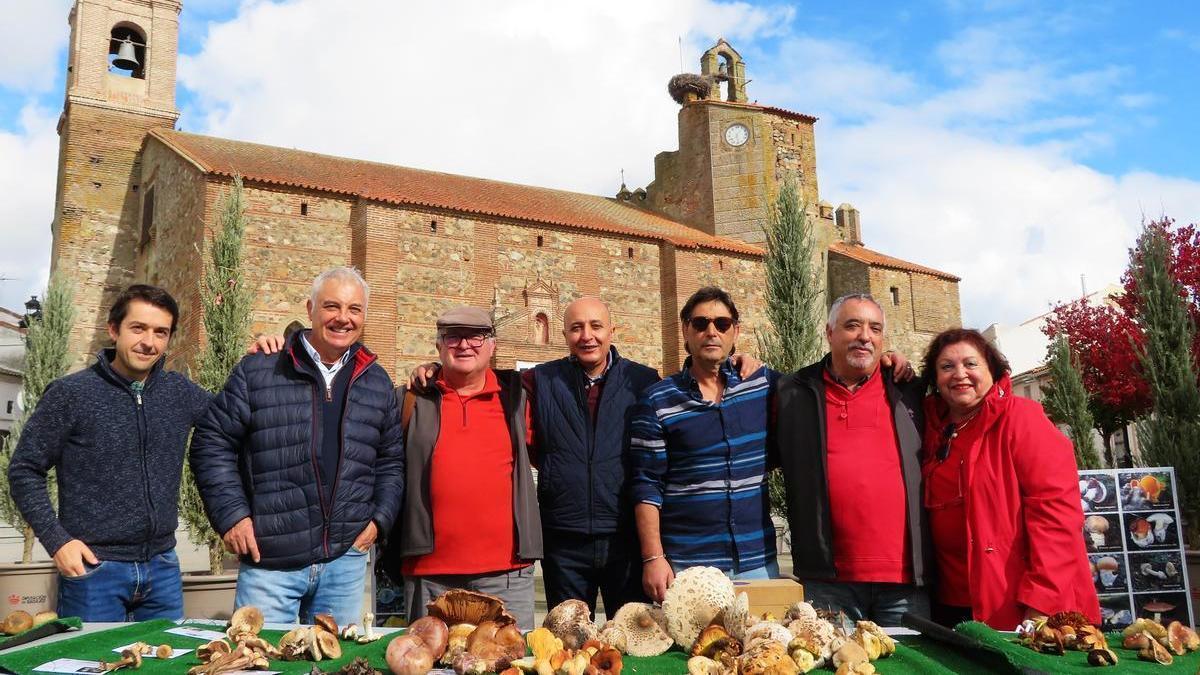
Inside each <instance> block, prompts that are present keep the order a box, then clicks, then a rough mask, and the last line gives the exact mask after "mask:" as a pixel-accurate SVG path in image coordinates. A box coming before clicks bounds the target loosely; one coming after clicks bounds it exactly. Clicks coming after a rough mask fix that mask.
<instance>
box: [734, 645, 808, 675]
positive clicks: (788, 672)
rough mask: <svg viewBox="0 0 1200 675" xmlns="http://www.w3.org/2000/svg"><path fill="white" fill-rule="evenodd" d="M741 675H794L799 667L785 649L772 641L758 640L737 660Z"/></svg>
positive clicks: (798, 670)
mask: <svg viewBox="0 0 1200 675" xmlns="http://www.w3.org/2000/svg"><path fill="white" fill-rule="evenodd" d="M737 665H738V672H739V673H741V675H796V673H799V672H800V667H799V666H798V665H796V662H795V661H793V660H792V657H790V656H788V652H787V647H785V646H784V645H781V644H779V643H778V642H775V641H774V640H760V641H759V642H758V643H756V644H755V645H754V647H752V648H751V649H748V650H746V653H745V654H742V656H741V657H740V658H738V660H737Z"/></svg>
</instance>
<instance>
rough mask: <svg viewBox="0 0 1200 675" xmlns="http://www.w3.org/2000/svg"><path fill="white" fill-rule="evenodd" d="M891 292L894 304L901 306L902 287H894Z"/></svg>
mask: <svg viewBox="0 0 1200 675" xmlns="http://www.w3.org/2000/svg"><path fill="white" fill-rule="evenodd" d="M891 291H892V304H893V305H897V306H899V304H900V287H899V286H892V288H891Z"/></svg>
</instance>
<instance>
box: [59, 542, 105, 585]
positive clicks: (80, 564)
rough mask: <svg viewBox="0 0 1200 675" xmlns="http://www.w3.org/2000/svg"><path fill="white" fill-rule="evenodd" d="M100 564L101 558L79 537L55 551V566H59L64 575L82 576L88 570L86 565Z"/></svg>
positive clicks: (60, 572)
mask: <svg viewBox="0 0 1200 675" xmlns="http://www.w3.org/2000/svg"><path fill="white" fill-rule="evenodd" d="M84 563H87V564H88V565H99V564H100V559H99V558H97V557H96V554H95V553H92V549H90V548H88V545H87V544H85V543H83V542H82V541H80V540H78V539H72V540H71V541H68V542H67V543H65V544H63V545H62V546H59V547H58V550H57V551H55V552H54V566H55V567H57V568H58V572H59V574H61V575H63V576H64V577H78V576H82V575H83V573H84V572H86V571H87V567H86V566H85V565H84Z"/></svg>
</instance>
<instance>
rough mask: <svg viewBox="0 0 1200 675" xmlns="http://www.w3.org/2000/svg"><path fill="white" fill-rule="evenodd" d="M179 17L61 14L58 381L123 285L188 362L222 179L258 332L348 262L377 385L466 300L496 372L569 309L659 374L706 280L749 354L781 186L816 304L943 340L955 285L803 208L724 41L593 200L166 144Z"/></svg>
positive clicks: (218, 142) (776, 125)
mask: <svg viewBox="0 0 1200 675" xmlns="http://www.w3.org/2000/svg"><path fill="white" fill-rule="evenodd" d="M181 5H182V3H181V1H180V0H76V1H75V4H74V7H73V8H72V9H71V12H70V17H69V23H70V29H71V38H70V44H69V57H68V71H69V72H68V74H67V91H66V99H65V104H64V109H63V113H62V117H61V119H60V121H59V135H60V139H61V141H60V152H59V165H58V186H57V193H56V200H55V212H54V220H53V225H52V228H53V234H54V243H53V250H52V269H53V271H54V272H56V273H63V274H66V275H67V276H68V277H69V278H70V279H71V281H72V282H73V284H74V288H75V298H76V306H77V308H78V313H77V319H76V321H77V323H76V326H75V329H74V332H73V336H72V340H73V341H72V346H71V349H72V354H74V355H75V357H76V360H75V362H74V364H75V366H76V367H80V366H83V365H85V364H86V363H88V362H90V359H91V355H92V354H94V353H95V352H96V351H97V350H98V349H100V348H102V347H103V346H105V345H106V343H107V335H106V331H105V319H106V312H107V308H108V306H109V305H110V304H111V302H112V300H113V298H114V297H115V295H116V293H118V292H119V291H120V290H121V289H122V288H123V287H125V286H126V285H128V284H130V283H135V282H146V283H151V284H157V285H161V286H163V287H165V288H167V289H168V290H169V291H171V292H172V293H173V294H174V295H175V296H176V297H177V298H178V299H179V301H180V305H181V310H182V320H181V323H180V327H179V332H178V333H177V335H176V337H175V340H174V343H173V346H172V364H171V365H172V367H174V368H183V367H185V366H186V365H188V364H194V361H195V358H196V356H197V354H198V353H199V349H200V345H201V342H202V340H203V334H202V333H203V329H202V317H201V307H200V293H199V285H198V284H199V279H200V278H201V276H202V270H203V268H204V256H205V255H206V253H207V250H208V243H207V242H208V241H209V240H210V239H211V237H212V233H213V229H214V228H215V227H216V226H217V225H216V224H217V222H218V221H217V218H218V213H219V210H220V204H221V199H222V197H223V195H226V194H227V193H228V192H229V189H230V186H231V184H232V179H233V177H234V176H241V177H242V178H243V181H244V184H245V199H246V203H247V207H248V208H247V214H246V215H247V229H246V250H245V252H244V258H245V260H246V263H247V264H246V268H247V272H246V273H247V275H248V276H249V279H250V283H251V286H252V287H253V288H254V289H255V290H254V295H255V306H254V314H253V330H254V331H255V332H265V333H282V332H284V331H285V330H286V329H288V328H289V326H290V327H295V326H296V325H305V324H306V321H307V317H306V316H305V307H304V305H305V300H306V299H307V298H308V293H309V288H310V284H311V281H312V279H313V277H315V276H316V275H317V274H318V273H319V272H321V271H322V270H324V269H327V268H329V267H332V266H335V265H354V266H356V267H357V268H358V269H360V270H361V271H362V272H363V274H364V276H365V277H366V279H367V280H368V282H369V283H370V284H371V297H370V306H369V312H368V317H367V321H366V328H365V336H364V342H365V343H366V344H367V345H368V346H369V347H370V348H371V349H372V350H373V351H375V352H376V353H377V354H378V355H379V357H380V363H381V364H382V365H384V366H385V367H386V368H387V369H388V371H389V372H390V373H391V374H392V376H393V377H398V376H401V375H405V376H406V375H407V373H408V371H409V369H410V368H411V367H412V366H413V365H415V364H417V363H422V362H425V361H428V360H430V359H431V358H433V357H434V356H435V350H434V345H433V343H434V333H435V331H434V319H435V317H436V316H437V315H438V314H439V313H441V312H442V311H443V310H444V309H445V308H447V307H449V306H451V305H456V304H463V303H466V304H471V305H475V306H479V307H486V308H490V309H491V311H492V312H493V314H494V316H495V319H496V325H497V334H498V343H499V346H498V348H497V355H496V365H497V366H498V367H513V366H525V365H528V364H533V363H538V362H541V361H546V360H549V359H553V358H558V357H559V356H562V355H563V354H565V353H566V347H565V342H564V340H563V337H562V334H561V332H560V330H561V325H562V324H561V320H562V312H563V308H564V307H565V306H566V304H567V303H568V302H570V301H571V300H572V299H574V298H577V297H579V296H581V295H595V296H599V297H600V298H602V299H603V300H605V301H607V302H608V303H609V305H610V306H611V307H612V310H613V314H614V318H615V321H616V324H617V329H618V333H617V339H616V342H617V344H618V346H619V349H620V350H621V352H622V353H623V354H624V355H625V356H628V357H629V358H632V359H635V360H638V361H641V362H643V363H646V364H648V365H650V366H652V367H655V368H658V369H659V370H660V371H661V372H663V373H670V372H673V371H675V370H677V369H679V368H680V366H681V365H682V362H683V358H684V356H685V355H684V353H683V349H682V342H681V337H680V324H679V316H678V315H679V309H680V307H681V306H682V304H683V303H684V301H685V300H686V299H687V297H688V296H689V295H690V294H691V293H692V292H694V291H695V290H696V289H697V288H700V287H701V286H706V285H718V286H721V287H723V288H725V289H726V290H727V291H729V292H730V293H731V294H732V296H733V298H734V299H735V301H736V302H737V303H738V306H739V310H740V311H741V315H742V319H743V333H742V337H741V342H742V348H743V349H744V350H748V351H754V349H755V347H756V345H755V336H754V333H755V330H756V329H758V328H759V327H761V326H762V325H763V324H764V322H765V320H766V319H765V314H764V304H765V282H764V272H763V262H762V257H763V248H762V246H763V240H764V227H765V226H766V225H767V224H768V223H769V220H770V216H771V213H772V211H773V208H774V204H775V199H776V196H777V195H778V192H779V189H780V186H781V185H782V184H783V182H784V181H785V180H787V179H791V180H794V181H796V184H797V185H798V186H799V189H800V192H801V195H802V196H803V198H804V199H805V202H806V204H807V205H808V210H809V213H810V216H811V217H812V221H813V223H814V224H815V231H816V244H817V251H818V253H819V256H820V260H819V261H817V262H818V263H819V264H820V265H821V268H822V272H821V275H822V278H823V279H825V280H826V284H827V285H826V288H825V291H826V301H827V302H828V301H829V300H831V299H832V298H834V297H837V296H839V295H842V294H845V293H850V292H869V293H871V294H872V295H874V296H875V298H876V299H877V300H879V302H880V303H881V304H882V305H883V307H884V309H885V311H886V312H887V317H888V334H889V340H890V344H891V345H892V346H893V347H895V348H898V349H901V350H902V351H904V352H905V353H906V354H907V355H908V356H909V358H912V359H917V358H919V357H920V355H921V353H922V352H923V350H924V347H925V345H926V344H927V343H928V340H929V338H930V337H931V336H932V335H933V334H935V333H937V332H939V331H941V330H943V329H945V328H948V327H952V326H957V325H959V321H960V319H959V299H958V277H956V276H954V275H951V274H948V273H946V272H941V271H938V270H935V269H931V268H928V267H924V266H922V265H918V264H915V263H911V262H907V261H904V260H900V259H897V258H894V257H891V256H888V255H885V254H883V253H879V252H877V251H873V250H871V249H868V248H866V247H865V246H864V241H863V236H862V228H861V226H860V224H859V213H858V211H857V210H856V209H854V208H853V207H852V206H850V205H848V204H843V205H841V206H839V207H838V208H837V209H834V208H833V207H832V206H831V205H830V204H829V203H827V202H825V201H823V200H822V199H821V197H820V194H819V192H818V189H817V159H816V148H815V137H814V125H815V123H816V122H817V120H816V118H814V117H811V116H809V115H805V114H801V113H796V112H791V111H788V110H782V109H779V108H774V107H770V106H767V105H759V104H757V103H750V102H748V101H747V97H746V82H747V77H746V65H745V63H744V62H743V60H742V58H741V57H740V56H739V54H738V53H737V52H736V51H735V50H734V49H733V48H732V47H731V46H730V45H729V44H728V43H726V42H725V41H723V40H722V41H719V42H718V43H717V44H716V45H715V46H714V47H713V48H712V49H710V50H709V51H708V52H706V53H705V54H704V56H703V58H702V59H701V73H700V74H699V75H691V76H681V77H684V80H685V81H686V82H689V83H691V85H692V86H690V87H684V88H682V89H679V88H676V87H675V86H674V84H673V86H672V90H671V93H672V95H673V96H676V99H677V101H679V102H680V103H681V107H680V110H679V118H678V119H679V148H678V150H674V151H669V152H663V153H660V154H659V155H658V156H657V157H656V158H655V177H654V181H653V182H652V183H650V184H649V185H647V186H645V187H644V188H637V189H630V188H628V187H626V186H624V185H622V186H621V187H620V190H619V191H618V192H617V193H616V195H615V196H613V197H606V196H600V195H591V194H581V193H575V192H567V191H562V190H553V189H548V188H542V187H536V186H528V185H518V184H513V183H505V182H500V181H494V180H485V179H480V178H472V177H469V176H459V175H451V174H445V173H436V172H431V171H424V170H421V169H417V168H408V167H403V166H394V165H388V164H380V163H375V162H367V161H360V160H355V159H349V158H343V157H331V156H327V155H320V154H315V153H311V152H304V151H300V150H293V149H286V148H278V147H269V146H265V145H259V144H255V143H247V142H244V141H238V140H232V139H225V138H215V137H211V136H201V135H196V134H191V133H183V132H180V131H176V130H175V127H176V121H177V120H178V118H179V111H178V109H177V108H176V103H175V85H176V81H175V79H176V78H175V67H176V56H177V42H178V32H179V16H180V11H181V8H182V7H181ZM678 79H679V78H676V80H678Z"/></svg>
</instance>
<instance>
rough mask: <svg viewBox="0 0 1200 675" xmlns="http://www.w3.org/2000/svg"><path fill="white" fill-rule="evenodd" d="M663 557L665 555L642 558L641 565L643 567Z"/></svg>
mask: <svg viewBox="0 0 1200 675" xmlns="http://www.w3.org/2000/svg"><path fill="white" fill-rule="evenodd" d="M665 556H666V554H665V553H659V554H658V555H652V556H650V557H649V558H642V564H643V565H645V564H646V563H648V562H654V561H655V560H658V559H659V558H663V557H665Z"/></svg>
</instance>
